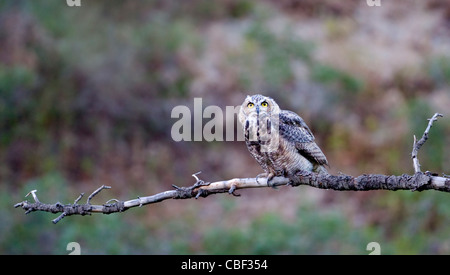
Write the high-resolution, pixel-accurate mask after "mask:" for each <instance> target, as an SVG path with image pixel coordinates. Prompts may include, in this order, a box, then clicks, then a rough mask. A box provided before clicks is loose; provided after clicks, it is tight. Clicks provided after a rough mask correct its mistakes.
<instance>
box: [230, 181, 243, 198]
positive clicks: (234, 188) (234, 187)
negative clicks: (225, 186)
mask: <svg viewBox="0 0 450 275" xmlns="http://www.w3.org/2000/svg"><path fill="white" fill-rule="evenodd" d="M234 191H236V185H235V184H233V185H231V188H230V190H228V193H229V194H230V195H233V196H235V197H240V196H241V194H237V193H234Z"/></svg>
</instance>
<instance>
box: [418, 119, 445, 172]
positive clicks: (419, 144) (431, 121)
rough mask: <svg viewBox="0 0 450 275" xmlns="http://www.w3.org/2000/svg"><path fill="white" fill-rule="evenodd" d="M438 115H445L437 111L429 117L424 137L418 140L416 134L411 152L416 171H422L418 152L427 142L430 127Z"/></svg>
mask: <svg viewBox="0 0 450 275" xmlns="http://www.w3.org/2000/svg"><path fill="white" fill-rule="evenodd" d="M438 117H443V115H442V114H439V113H435V114H434V115H433V117H431V118H430V119H428V126H427V128H426V129H425V132H424V133H423V135H422V138H421V139H420V140H419V141H417V139H416V136H415V135H414V144H413V150H412V153H411V158H412V159H413V166H414V171H415V172H416V173H417V172H420V163H419V158H418V157H417V154H418V153H419V150H420V148H421V147H422V145H424V144H425V142H426V141H427V140H428V133H429V132H430V128H431V126H433V122H435V121H436V120H437V119H438Z"/></svg>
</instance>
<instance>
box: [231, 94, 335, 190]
mask: <svg viewBox="0 0 450 275" xmlns="http://www.w3.org/2000/svg"><path fill="white" fill-rule="evenodd" d="M238 117H239V121H240V123H241V124H242V127H243V132H244V138H245V142H246V144H247V148H248V150H249V151H250V154H251V155H252V156H253V157H254V158H255V159H256V161H257V162H258V163H259V165H261V167H262V168H263V170H264V172H265V173H263V174H260V175H258V176H257V178H258V177H261V176H265V177H267V182H268V184H269V185H270V183H269V182H270V180H271V179H272V178H273V177H275V176H283V177H286V178H290V179H291V180H294V179H295V178H294V175H295V174H296V173H297V172H299V171H310V172H316V173H328V172H327V170H326V168H325V167H324V166H325V165H328V161H327V158H326V157H325V155H324V154H323V152H322V150H320V148H319V146H317V144H316V143H315V142H314V135H313V134H312V133H311V130H310V129H309V128H308V126H307V125H306V123H305V122H304V121H303V119H302V118H301V117H300V116H299V115H297V114H296V113H294V112H292V111H288V110H281V109H280V107H279V106H278V104H277V103H276V102H275V100H273V99H272V98H270V97H267V96H263V95H259V94H257V95H253V96H247V97H246V99H245V101H244V103H242V106H241V108H240V111H239V115H238Z"/></svg>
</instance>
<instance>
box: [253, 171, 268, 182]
mask: <svg viewBox="0 0 450 275" xmlns="http://www.w3.org/2000/svg"><path fill="white" fill-rule="evenodd" d="M268 175H269V174H267V173H261V174H258V175H257V176H256V177H255V179H256V182H257V183H258V184H259V181H258V178H261V177H262V178H267V177H268Z"/></svg>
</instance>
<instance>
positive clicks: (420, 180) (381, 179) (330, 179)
mask: <svg viewBox="0 0 450 275" xmlns="http://www.w3.org/2000/svg"><path fill="white" fill-rule="evenodd" d="M437 117H442V115H441V114H438V113H436V114H435V115H434V116H433V117H432V118H431V119H429V123H428V127H427V128H426V130H425V133H424V135H423V136H422V138H421V139H420V140H419V141H418V142H416V140H415V141H414V145H413V152H412V158H413V165H414V169H415V174H414V175H407V174H403V175H401V176H394V175H379V174H363V175H361V176H358V177H353V176H349V175H345V174H339V175H330V174H320V175H319V174H316V173H312V172H305V171H303V172H299V173H297V174H296V175H295V177H292V178H284V177H275V178H273V179H272V180H271V182H270V187H277V186H287V185H289V186H292V187H296V186H300V185H309V186H312V187H315V188H320V189H331V190H337V191H369V190H391V191H396V190H410V191H423V190H438V191H443V192H450V178H448V177H439V176H438V175H437V174H434V173H431V172H428V171H427V172H425V173H423V172H421V171H420V168H419V167H420V165H419V161H418V158H417V153H418V151H419V149H420V148H421V146H423V144H424V143H425V142H426V140H427V139H428V133H429V130H430V128H431V126H432V124H433V122H434V121H436V119H437ZM198 174H199V173H196V174H193V175H192V176H193V177H194V178H195V180H196V182H195V183H194V184H193V185H192V186H190V187H178V186H175V185H173V187H174V188H175V189H174V190H168V191H165V192H161V193H157V194H155V195H151V196H146V197H138V198H136V199H132V200H128V201H119V200H117V199H111V200H109V201H107V202H106V203H105V204H102V205H93V204H91V203H90V201H91V199H92V198H93V197H94V196H95V195H97V194H98V193H99V192H100V191H102V190H103V189H109V188H111V187H109V186H105V185H103V186H101V187H100V188H98V189H97V190H95V191H94V192H93V193H92V194H91V195H90V196H89V197H88V199H87V201H86V203H85V204H78V202H79V201H80V200H81V198H82V197H83V195H84V194H83V193H82V194H80V195H79V196H78V198H77V199H76V200H75V201H74V203H73V204H65V205H63V204H61V203H60V202H57V203H55V204H45V203H42V202H40V201H39V199H38V197H37V195H36V190H32V191H30V192H29V193H28V194H27V196H28V195H30V194H31V195H32V197H33V200H34V202H28V201H26V200H25V201H22V202H20V203H17V204H15V205H14V207H16V208H17V207H22V209H23V210H25V214H29V213H31V212H34V211H45V212H51V213H61V214H60V215H59V216H58V217H57V218H56V219H54V220H53V221H52V222H53V223H55V224H56V223H57V222H59V221H60V220H61V219H63V218H64V217H66V216H71V215H82V216H84V215H91V214H92V213H103V214H111V213H117V212H123V211H126V210H128V209H130V208H133V207H141V206H143V205H147V204H153V203H158V202H161V201H164V200H167V199H191V198H195V199H197V198H199V197H204V198H205V197H207V196H209V195H212V194H218V193H229V194H232V195H234V196H239V195H238V194H236V193H235V191H236V190H239V189H247V188H265V187H269V185H268V183H267V179H266V178H235V179H230V180H224V181H216V182H205V181H203V180H201V179H199V177H198V176H197V175H198ZM110 202H113V203H110Z"/></svg>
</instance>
